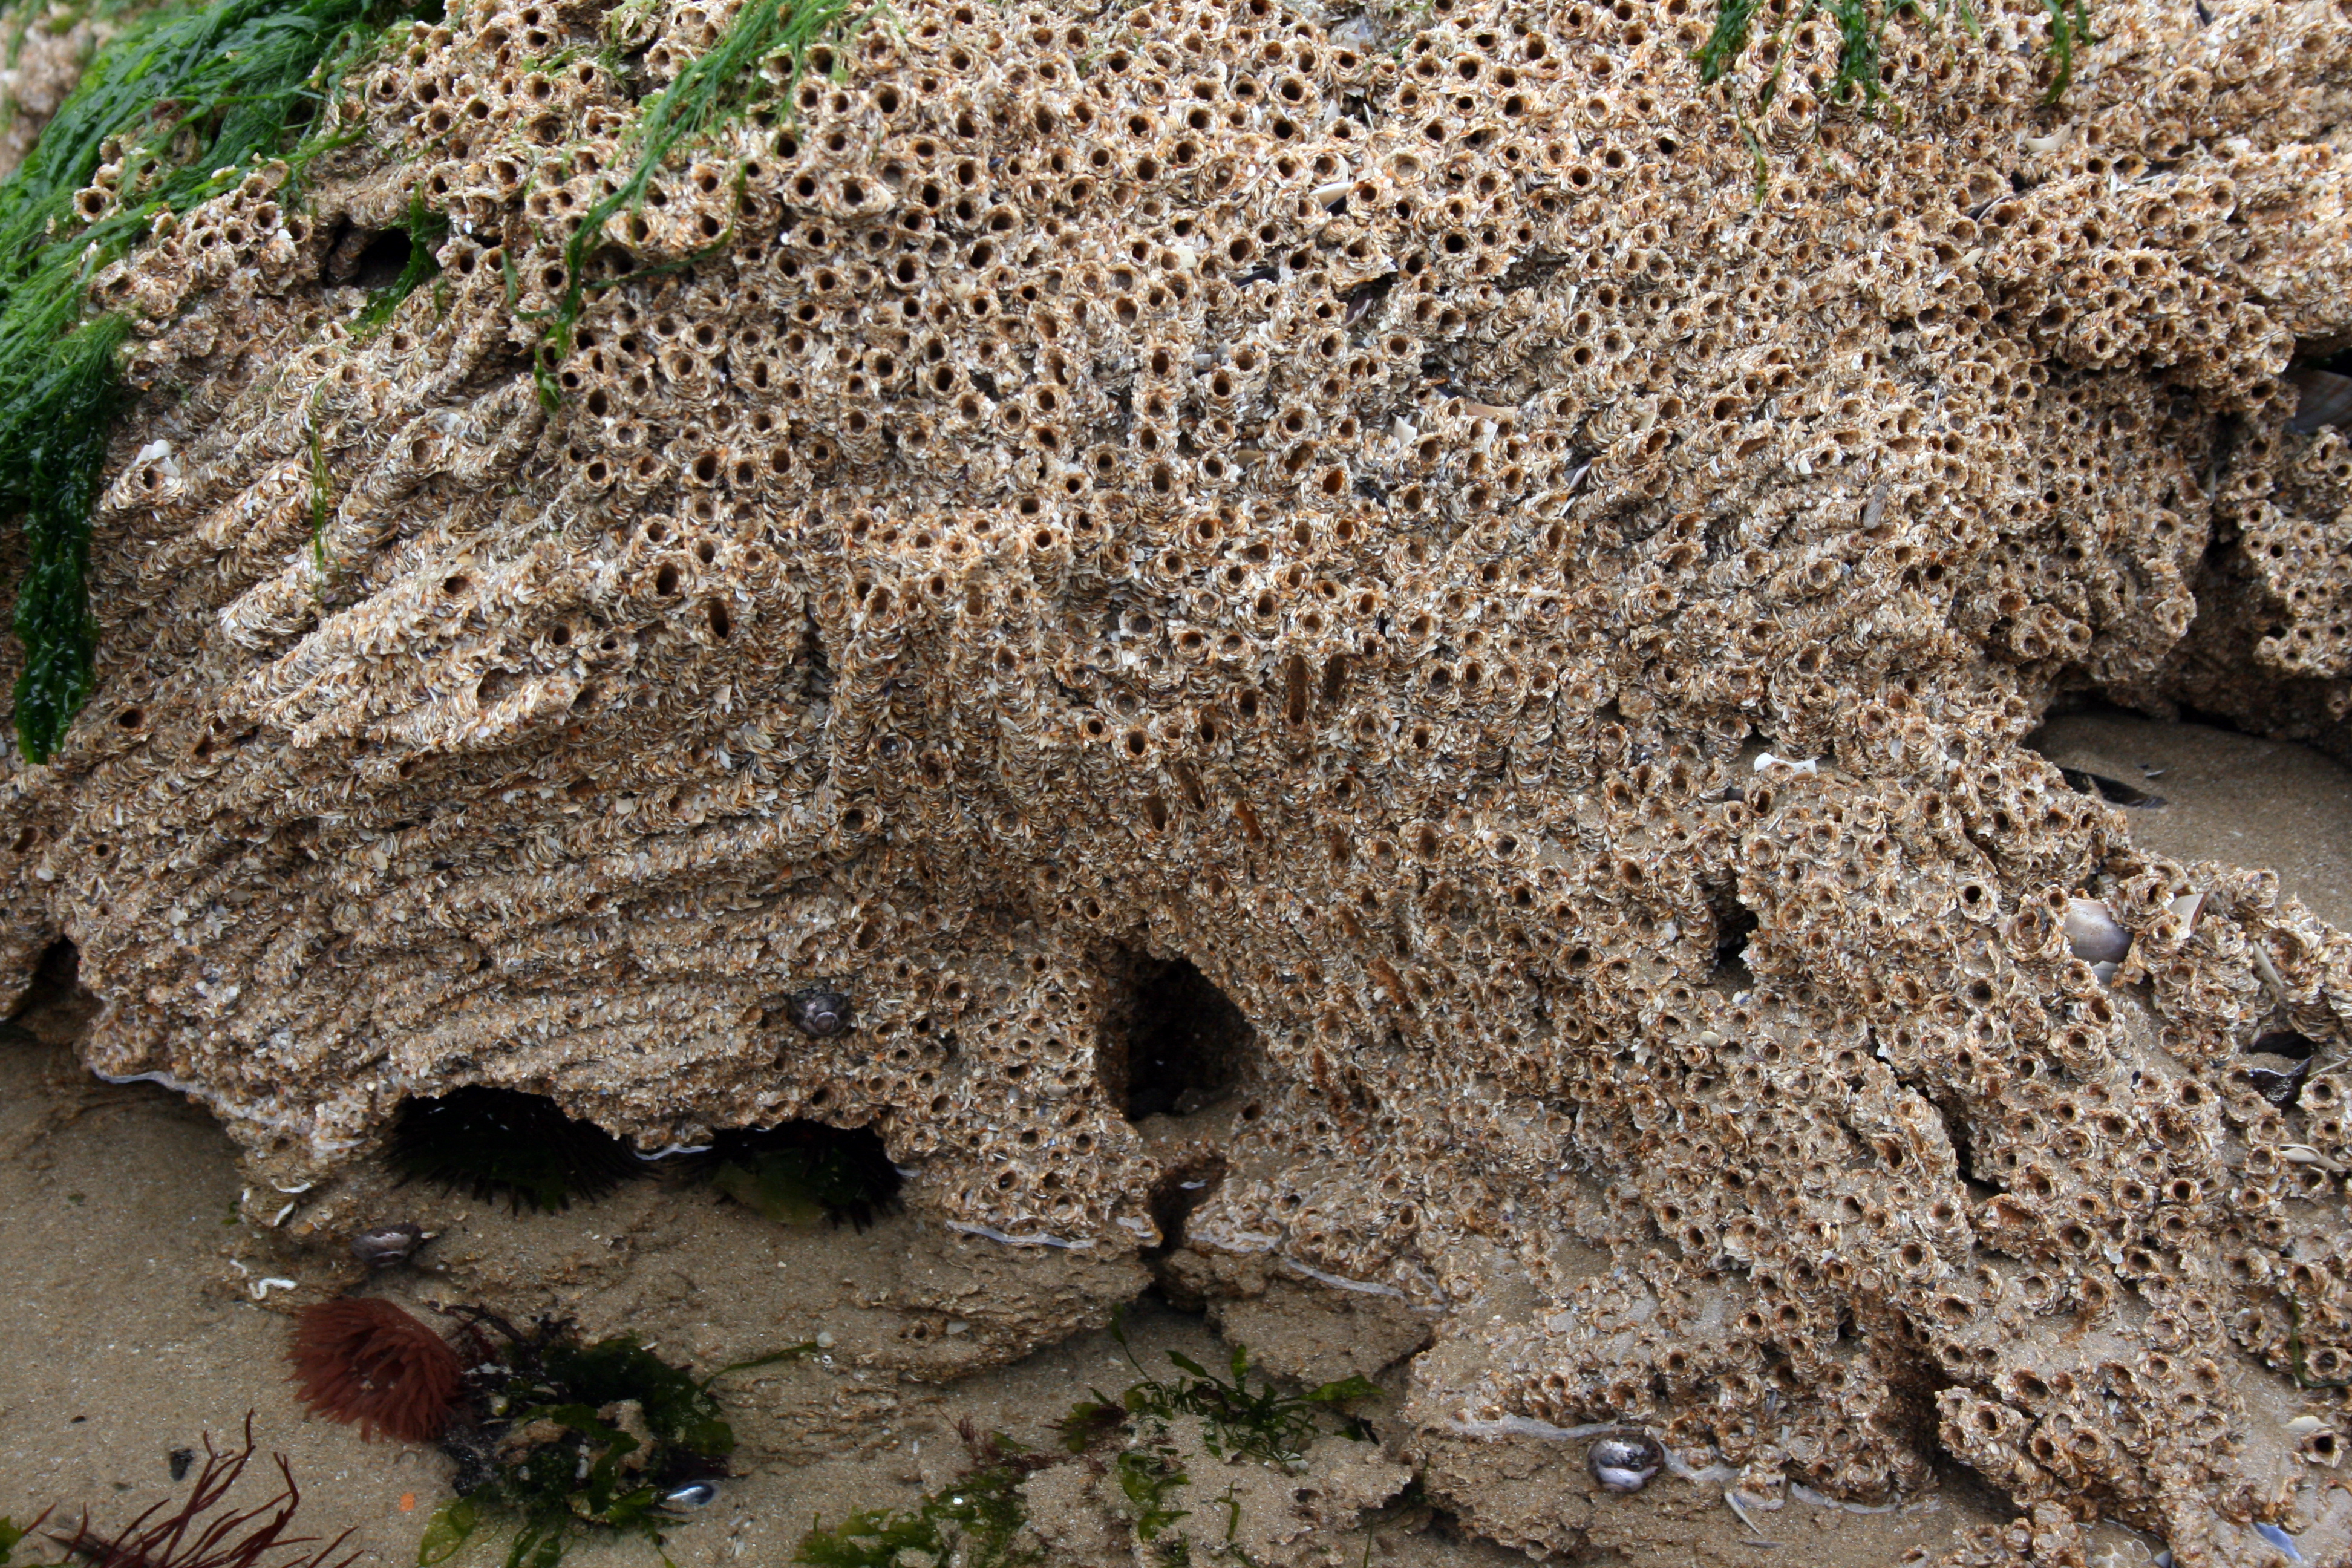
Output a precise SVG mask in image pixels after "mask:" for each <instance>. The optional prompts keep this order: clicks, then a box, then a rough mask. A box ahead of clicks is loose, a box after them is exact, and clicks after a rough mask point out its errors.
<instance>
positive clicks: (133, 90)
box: [0, 0, 371, 763]
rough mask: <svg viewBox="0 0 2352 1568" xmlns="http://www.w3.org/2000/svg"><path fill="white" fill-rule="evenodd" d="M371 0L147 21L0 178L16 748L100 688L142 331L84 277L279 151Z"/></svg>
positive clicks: (1, 415)
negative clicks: (102, 549) (116, 197)
mask: <svg viewBox="0 0 2352 1568" xmlns="http://www.w3.org/2000/svg"><path fill="white" fill-rule="evenodd" d="M370 5H371V0H303V3H301V4H299V5H288V4H286V3H285V0H215V3H213V4H209V5H186V6H173V7H171V8H169V9H166V10H163V11H159V12H156V13H154V14H152V15H151V16H145V17H142V19H141V20H139V21H138V22H136V23H135V24H133V25H132V26H131V27H130V28H128V29H127V30H126V31H125V32H124V33H122V35H121V36H120V37H117V38H115V39H113V40H112V41H111V42H110V43H108V44H107V45H106V47H103V48H101V49H100V51H99V52H98V55H97V58H94V59H93V60H92V61H91V62H90V65H89V69H88V70H87V71H86V72H84V74H83V76H82V80H81V85H80V86H79V88H78V89H76V90H75V92H74V94H73V96H72V97H71V98H69V99H68V100H66V102H65V104H64V105H63V107H61V108H60V109H59V110H58V112H57V115H56V117H55V118H54V119H52V120H51V121H49V123H48V125H47V127H45V128H44V129H43V131H42V133H41V138H40V140H39V142H37V143H36V144H35V145H34V148H33V151H32V152H31V153H30V154H29V155H27V156H26V159H25V162H24V163H23V164H21V165H20V166H19V167H18V168H17V169H16V172H15V173H14V174H11V175H9V177H8V178H7V180H6V181H5V183H0V512H15V513H17V514H19V515H20V516H21V517H22V519H23V526H24V530H25V540H26V566H25V573H24V576H23V578H22V580H21V581H20V582H19V583H18V584H17V588H16V637H17V639H18V641H19V642H21V643H22V644H23V646H24V654H25V663H24V668H23V670H22V671H21V672H20V673H19V675H18V676H17V679H16V744H17V747H18V749H19V750H20V751H21V752H23V753H24V755H25V757H26V760H28V761H30V762H35V763H43V762H47V760H48V759H49V757H50V756H51V755H52V754H53V753H54V752H56V750H57V748H58V743H59V742H60V741H62V740H63V738H64V736H65V732H66V729H67V727H68V725H70V724H71V723H72V722H73V719H74V715H75V714H76V713H78V712H79V711H80V710H81V705H82V703H83V702H84V701H85V700H87V699H88V698H89V689H90V682H91V677H92V669H93V667H94V664H95V661H96V656H97V648H98V637H97V623H96V621H95V619H94V618H93V616H91V613H90V607H89V584H88V577H89V516H90V509H91V506H92V505H93V503H94V502H95V501H96V500H97V497H98V487H99V481H100V472H101V469H102V468H103V467H104V465H105V460H106V446H107V437H108V432H109V429H110V426H111V424H112V421H113V417H114V415H115V414H116V412H117V411H118V410H119V408H120V407H121V402H122V397H123V392H122V383H121V374H120V370H119V366H118V363H117V357H116V351H117V350H118V349H120V348H121V345H122V342H123V339H124V338H125V337H126V336H127V335H128V334H129V332H130V326H129V323H127V322H125V321H122V320H121V318H119V317H115V316H96V317H92V316H90V315H89V313H88V312H87V310H86V308H85V301H86V299H87V291H88V289H89V281H90V279H91V278H92V277H94V276H95V275H96V273H97V272H98V270H99V269H100V268H103V267H104V266H106V265H107V263H109V262H110V261H112V260H114V259H115V258H118V257H121V256H122V255H123V254H125V253H126V252H128V251H129V250H130V249H131V247H133V246H135V245H137V244H138V242H139V241H140V240H141V239H142V238H143V237H145V236H146V235H147V234H148V233H149V232H150V230H151V229H152V226H153V224H154V222H155V220H156V219H157V218H158V217H159V216H162V215H163V214H164V213H180V212H185V211H187V210H188V209H189V208H191V207H194V206H195V205H197V204H198V203H200V202H203V201H205V200H207V199H209V198H210V197H212V196H215V195H219V194H220V193H221V192H222V191H224V190H226V189H227V188H228V187H229V185H230V184H232V183H233V182H234V181H235V180H236V179H237V178H239V177H240V176H241V175H242V174H243V173H244V172H245V171H246V170H247V167H248V166H249V165H250V164H251V163H254V162H256V161H257V160H259V159H263V158H268V157H271V156H275V155H277V154H278V153H280V152H281V151H284V150H286V148H285V143H286V142H287V140H288V138H289V135H290V134H291V133H293V132H295V131H296V130H297V129H298V128H299V124H300V123H301V122H302V121H305V120H306V119H307V118H308V117H309V116H310V111H311V110H312V109H313V107H314V106H315V105H316V104H317V103H318V102H319V101H320V100H321V99H322V98H323V97H324V96H325V93H326V91H327V86H326V84H325V82H324V81H322V79H321V77H322V68H326V67H328V66H329V65H330V64H331V63H341V62H344V61H346V60H348V59H349V58H350V57H351V55H352V51H353V50H354V49H355V48H356V47H357V46H358V44H359V43H360V42H361V41H362V38H363V37H364V36H365V33H366V27H365V22H366V15H367V12H368V10H369V8H370ZM108 158H119V160H120V161H121V163H122V164H123V168H124V174H125V178H124V188H125V190H126V191H131V190H136V191H138V192H139V195H137V196H136V198H135V199H127V200H125V201H124V202H123V203H122V204H121V205H120V206H118V207H115V208H114V209H112V210H110V211H101V212H100V213H98V214H96V215H94V221H89V215H85V214H83V213H82V212H80V211H79V210H78V208H77V207H76V205H75V196H76V195H77V193H79V191H80V190H81V189H82V188H83V187H84V186H86V185H88V184H89V180H90V176H91V175H92V174H95V173H96V172H97V170H98V167H99V164H100V162H101V161H103V160H105V159H108Z"/></svg>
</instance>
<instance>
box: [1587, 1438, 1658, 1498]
mask: <svg viewBox="0 0 2352 1568" xmlns="http://www.w3.org/2000/svg"><path fill="white" fill-rule="evenodd" d="M1585 1462H1586V1463H1588V1464H1590V1465H1591V1467H1592V1479H1594V1480H1596V1481H1599V1482H1600V1483H1601V1486H1602V1488H1603V1489H1606V1490H1609V1491H1612V1492H1637V1491H1640V1490H1641V1489H1643V1487H1645V1486H1648V1485H1649V1484H1650V1478H1651V1477H1652V1476H1654V1475H1656V1474H1657V1473H1658V1469H1659V1467H1661V1466H1663V1465H1664V1463H1665V1462H1666V1458H1665V1455H1664V1452H1663V1451H1662V1450H1661V1449H1660V1448H1659V1447H1658V1445H1657V1444H1656V1443H1655V1442H1654V1441H1653V1440H1652V1439H1651V1438H1650V1436H1648V1435H1647V1434H1645V1433H1641V1432H1621V1433H1618V1434H1616V1435H1615V1436H1608V1437H1603V1438H1601V1439H1600V1440H1599V1441H1598V1442H1596V1443H1594V1444H1593V1445H1592V1448H1591V1452H1590V1453H1588V1454H1587V1455H1586V1456H1585Z"/></svg>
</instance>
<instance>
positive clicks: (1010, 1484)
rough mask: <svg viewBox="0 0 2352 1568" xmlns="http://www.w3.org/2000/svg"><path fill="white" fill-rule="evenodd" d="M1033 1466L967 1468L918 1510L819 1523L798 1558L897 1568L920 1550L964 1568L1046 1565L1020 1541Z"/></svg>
mask: <svg viewBox="0 0 2352 1568" xmlns="http://www.w3.org/2000/svg"><path fill="white" fill-rule="evenodd" d="M991 1436H992V1438H993V1439H994V1440H995V1441H996V1442H997V1443H999V1444H1003V1443H1004V1442H1005V1439H1004V1438H1003V1436H1001V1435H999V1434H991ZM1033 1469H1034V1467H1031V1466H1027V1465H1025V1464H1023V1463H1020V1462H1016V1461H1013V1460H1011V1459H1000V1460H998V1461H996V1462H994V1463H989V1464H983V1465H980V1466H978V1467H976V1468H972V1469H971V1470H968V1471H967V1472H965V1473H964V1474H963V1475H961V1476H959V1477H958V1478H956V1479H955V1480H954V1481H952V1482H950V1484H949V1485H947V1486H945V1487H942V1488H941V1489H940V1490H938V1491H936V1492H933V1493H932V1494H931V1495H930V1496H929V1497H927V1498H925V1499H924V1500H922V1501H921V1502H920V1503H919V1504H917V1505H916V1506H915V1507H914V1508H912V1509H907V1510H897V1511H893V1510H889V1509H866V1510H862V1511H860V1512H857V1513H853V1514H851V1515H850V1516H849V1517H848V1518H847V1519H845V1520H843V1521H841V1522H840V1523H839V1524H836V1525H835V1526H834V1527H833V1528H832V1529H831V1530H827V1529H825V1528H824V1525H823V1524H822V1522H821V1521H814V1520H813V1521H810V1525H809V1532H808V1533H807V1534H806V1535H804V1536H803V1537H801V1543H800V1548H799V1550H798V1551H796V1552H793V1562H795V1563H811V1564H814V1568H898V1558H899V1554H900V1553H901V1552H921V1553H924V1554H925V1555H926V1556H928V1557H929V1558H930V1559H931V1560H932V1561H933V1562H936V1563H950V1562H953V1563H958V1564H960V1568H1022V1565H1024V1564H1028V1563H1041V1562H1043V1561H1044V1560H1045V1554H1044V1553H1043V1552H1041V1551H1039V1550H1038V1549H1037V1548H1036V1547H1034V1546H1032V1545H1029V1544H1026V1543H1024V1542H1022V1541H1021V1539H1020V1536H1021V1532H1022V1530H1023V1529H1024V1526H1026V1525H1027V1524H1028V1522H1029V1509H1028V1506H1027V1504H1026V1503H1024V1501H1023V1500H1022V1497H1021V1492H1020V1486H1021V1483H1022V1481H1024V1479H1027V1478H1028V1476H1029V1475H1030V1474H1031V1473H1032V1471H1033Z"/></svg>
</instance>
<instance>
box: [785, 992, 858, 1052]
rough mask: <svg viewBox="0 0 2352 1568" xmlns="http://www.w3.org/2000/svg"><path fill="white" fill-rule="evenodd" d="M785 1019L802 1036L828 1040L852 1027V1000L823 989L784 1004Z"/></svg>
mask: <svg viewBox="0 0 2352 1568" xmlns="http://www.w3.org/2000/svg"><path fill="white" fill-rule="evenodd" d="M784 1016H786V1017H787V1018H790V1019H791V1020H792V1025H793V1028H795V1029H798V1030H799V1031H800V1032H801V1033H802V1034H803V1035H810V1036H814V1037H815V1038H817V1039H820V1040H823V1039H829V1038H831V1037H833V1036H835V1035H838V1034H840V1033H841V1032H842V1031H843V1030H844V1029H846V1028H848V1027H849V998H848V997H846V996H844V995H843V994H841V993H840V992H838V991H828V990H825V989H824V987H822V986H819V987H817V988H815V989H814V990H809V991H802V992H797V993H795V994H793V997H792V999H791V1000H790V1001H788V1002H786V1003H785V1004H784Z"/></svg>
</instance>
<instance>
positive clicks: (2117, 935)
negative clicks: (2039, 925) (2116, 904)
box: [2065, 899, 2131, 979]
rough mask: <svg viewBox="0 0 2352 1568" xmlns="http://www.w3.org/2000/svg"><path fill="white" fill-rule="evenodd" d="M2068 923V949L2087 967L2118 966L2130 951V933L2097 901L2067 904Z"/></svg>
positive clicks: (2087, 900) (2076, 900) (2076, 901)
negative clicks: (2098, 964) (2087, 965)
mask: <svg viewBox="0 0 2352 1568" xmlns="http://www.w3.org/2000/svg"><path fill="white" fill-rule="evenodd" d="M2065 923H2066V945H2067V947H2068V948H2069V949H2071V950H2072V951H2073V952H2074V956H2075V957H2077V958H2079V959H2081V960H2082V961H2083V962H2084V963H2093V964H2097V963H2120V962H2122V960H2123V956H2124V954H2125V953H2126V952H2130V951H2131V932H2129V931H2126V930H2124V928H2123V927H2122V926H2120V925H2117V924H2116V917H2115V916H2114V915H2112V914H2110V913H2109V912H2108V911H2107V906H2106V905H2105V904H2103V903H2101V902H2100V901H2099V900H2096V899H2069V900H2066V922H2065ZM2103 978H2107V979H2112V978H2114V976H2113V975H2112V973H2111V974H2109V975H2106V976H2104V977H2103Z"/></svg>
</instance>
